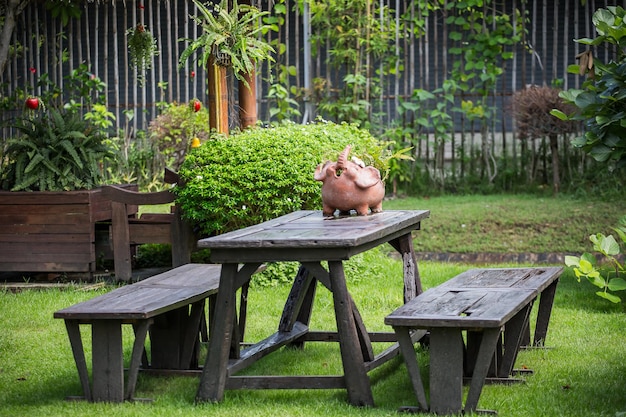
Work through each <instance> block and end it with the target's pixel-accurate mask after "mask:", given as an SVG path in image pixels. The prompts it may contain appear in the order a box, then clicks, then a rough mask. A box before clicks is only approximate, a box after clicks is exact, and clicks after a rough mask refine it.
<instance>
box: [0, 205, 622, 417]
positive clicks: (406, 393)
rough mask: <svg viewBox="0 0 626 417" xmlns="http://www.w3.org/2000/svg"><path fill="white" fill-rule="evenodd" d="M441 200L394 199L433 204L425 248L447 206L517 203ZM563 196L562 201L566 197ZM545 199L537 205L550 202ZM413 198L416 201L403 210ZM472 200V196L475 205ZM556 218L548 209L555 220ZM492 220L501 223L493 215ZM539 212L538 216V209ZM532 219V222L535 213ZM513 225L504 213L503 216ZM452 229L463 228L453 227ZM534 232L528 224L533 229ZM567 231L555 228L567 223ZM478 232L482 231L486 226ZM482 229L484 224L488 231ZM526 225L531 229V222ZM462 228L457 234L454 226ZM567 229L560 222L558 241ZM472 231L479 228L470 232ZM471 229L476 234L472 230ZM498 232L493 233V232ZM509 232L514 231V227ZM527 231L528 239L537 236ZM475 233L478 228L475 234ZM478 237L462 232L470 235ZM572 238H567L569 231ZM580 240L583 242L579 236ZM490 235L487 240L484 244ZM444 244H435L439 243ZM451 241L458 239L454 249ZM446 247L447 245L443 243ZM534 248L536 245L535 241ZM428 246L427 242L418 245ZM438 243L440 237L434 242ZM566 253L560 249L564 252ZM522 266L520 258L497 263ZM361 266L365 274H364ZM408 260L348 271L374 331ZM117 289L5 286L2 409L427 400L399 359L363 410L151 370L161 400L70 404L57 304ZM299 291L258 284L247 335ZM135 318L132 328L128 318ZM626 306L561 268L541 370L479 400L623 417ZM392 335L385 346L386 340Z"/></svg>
mask: <svg viewBox="0 0 626 417" xmlns="http://www.w3.org/2000/svg"><path fill="white" fill-rule="evenodd" d="M525 199H526V198H525V197H524V198H522V199H521V200H519V201H516V202H515V203H514V204H513V206H512V207H514V208H515V207H518V206H524V204H525V203H524V202H523V201H522V200H525ZM434 200H436V199H432V200H421V199H412V201H411V200H399V201H394V202H389V204H387V205H386V206H385V208H387V209H391V208H415V209H430V210H431V211H432V216H431V219H428V220H426V221H424V223H423V229H422V230H421V231H420V232H418V233H417V234H416V247H417V245H421V244H420V243H418V242H419V241H420V239H422V242H424V241H437V240H438V239H433V236H432V235H433V234H437V233H434V230H435V227H439V226H437V225H438V224H439V222H440V221H441V218H442V216H444V214H440V213H441V211H444V210H447V211H448V212H450V213H448V212H446V214H445V216H448V217H447V220H446V221H444V223H446V222H448V223H452V222H454V221H456V223H457V226H458V227H459V228H460V227H461V226H460V224H461V222H464V224H466V227H468V226H467V223H468V222H469V221H470V220H466V218H467V217H466V216H465V215H466V214H468V213H475V214H478V213H481V212H482V211H488V210H489V208H490V207H493V206H497V207H504V206H507V207H509V206H508V203H505V202H504V200H508V199H503V198H502V197H501V198H500V199H498V198H495V197H484V198H482V197H481V198H478V197H475V198H474V201H475V202H477V204H479V205H482V207H483V209H482V210H480V209H476V208H469V207H465V208H462V206H463V204H466V203H463V201H466V200H465V198H463V199H462V200H454V199H449V200H445V201H447V203H446V204H439V203H438V202H437V203H436V204H434V203H435V201H434ZM557 201H559V200H557ZM540 203H541V202H537V204H540ZM404 204H406V205H407V207H403V205H404ZM467 204H469V203H467ZM546 204H547V206H546V207H545V208H544V207H543V206H541V207H542V208H541V209H537V208H535V210H532V209H522V208H520V210H527V213H528V214H527V215H528V216H535V215H536V216H535V217H534V218H536V219H540V220H541V221H540V222H536V223H539V226H537V227H529V228H530V229H533V230H539V231H540V233H539V234H543V233H547V232H546V230H552V229H551V228H550V227H549V225H550V224H552V223H553V222H555V223H557V224H561V225H563V226H564V227H563V228H564V229H567V228H568V227H569V226H568V224H569V223H570V222H573V223H574V224H576V225H578V224H579V223H581V222H582V220H581V219H579V218H578V217H577V216H581V218H582V217H584V216H586V215H584V213H586V212H587V211H590V212H593V213H596V215H597V214H598V213H600V212H602V213H605V214H603V216H605V217H607V216H608V217H611V216H615V215H616V213H617V212H618V211H619V210H613V211H611V210H608V211H602V210H603V209H600V208H598V207H596V206H595V205H591V206H589V205H586V206H585V207H584V208H581V209H580V212H578V214H576V215H573V214H572V213H571V211H572V210H573V209H574V208H575V206H576V205H575V204H574V205H570V202H569V200H567V201H565V202H562V205H559V206H558V207H565V208H564V210H567V211H560V213H562V214H561V215H560V220H559V219H557V217H559V216H558V215H555V214H554V212H555V211H556V210H555V207H554V206H552V203H546ZM514 208H506V209H505V208H502V209H501V210H502V213H503V214H502V215H501V216H498V217H500V218H501V219H504V218H508V217H510V213H509V211H514ZM544 216H548V217H549V218H548V217H544ZM484 217H485V219H484V220H483V222H484V224H488V223H489V222H490V221H495V220H494V216H490V215H488V214H486V215H485V216H484ZM531 218H533V217H531ZM585 218H587V222H588V223H589V224H588V225H586V226H585V227H584V228H583V227H581V226H572V227H573V228H574V230H579V229H580V230H581V231H579V232H578V233H580V234H582V233H583V232H582V230H583V229H586V228H587V227H588V228H591V229H592V230H591V231H589V232H584V233H591V232H594V231H595V230H594V229H593V228H595V227H605V226H606V225H611V224H613V223H614V222H613V220H612V219H609V218H604V217H603V218H602V219H601V221H600V222H598V223H596V220H597V219H596V218H595V217H594V216H588V217H585ZM531 223H532V222H531ZM506 224H508V220H507V221H506V222H504V221H503V225H506ZM451 227H452V226H451ZM522 229H526V228H522ZM556 229H558V228H554V230H556ZM477 230H479V229H477ZM481 233H482V232H481ZM519 233H522V232H521V231H520V232H519ZM454 234H456V232H455V233H452V235H454ZM566 234H567V233H566V232H561V231H559V232H557V231H551V232H550V235H551V236H552V237H553V238H554V239H560V238H561V237H562V236H564V235H566ZM470 235H472V234H470ZM468 236H469V235H468ZM489 236H490V238H488V237H489ZM507 236H508V235H507ZM499 237H500V235H499V234H498V233H497V232H494V231H491V232H490V234H487V235H483V239H477V240H475V241H474V244H473V246H472V247H473V250H474V251H488V249H484V247H485V248H486V247H490V248H497V247H502V246H500V245H502V244H498V245H496V243H495V242H490V241H491V240H498V239H499ZM526 238H527V236H526V235H524V237H523V238H522V239H526ZM467 239H470V237H467ZM467 239H459V241H465V240H467ZM564 239H565V238H564ZM580 240H581V242H580V243H579V244H580V246H571V247H570V246H569V243H568V244H567V246H564V247H563V248H564V249H562V250H565V248H567V250H574V251H576V250H580V249H581V248H586V249H589V247H588V246H587V245H586V243H585V242H584V241H585V239H583V238H582V237H581V238H580ZM576 242H578V240H576ZM483 244H484V247H483ZM433 245H434V244H433ZM452 246H453V245H452V244H450V245H449V246H448V247H450V248H452ZM442 247H443V246H442ZM525 247H526V248H527V249H525V250H529V249H528V248H532V246H528V245H526V246H525ZM534 247H535V248H537V250H538V251H548V250H550V251H551V249H552V248H553V247H554V248H557V247H561V246H560V243H556V242H555V243H554V244H548V245H547V246H541V245H540V244H537V245H535V246H534ZM418 250H420V249H418ZM432 250H435V249H434V246H433V249H432ZM555 251H556V249H555ZM492 266H520V265H517V264H515V265H513V264H508V265H492ZM419 267H420V272H421V275H422V281H423V284H424V287H425V288H429V287H432V286H435V285H438V284H439V283H441V282H443V281H445V280H447V279H449V278H451V277H453V276H454V275H456V274H458V273H460V272H462V271H464V270H467V269H470V268H472V267H474V266H473V265H468V264H457V263H437V262H430V261H422V262H420V263H419ZM357 271H358V273H357ZM401 271H402V266H401V264H400V262H399V261H397V260H396V259H393V258H391V257H389V256H388V253H387V251H386V250H372V251H369V252H367V253H365V254H362V255H359V256H357V257H355V258H353V259H352V260H350V261H349V263H348V265H347V267H346V274H347V279H348V285H349V288H350V290H351V292H352V294H353V297H354V299H355V302H356V303H357V305H358V307H359V308H360V311H361V313H362V315H363V319H364V321H365V323H366V324H367V325H368V327H369V328H370V329H371V330H390V329H388V328H387V327H386V326H385V325H384V323H383V319H384V317H385V315H387V314H389V313H390V312H391V311H392V310H393V309H395V308H396V307H397V306H399V305H400V303H401V297H402V294H401V291H400V285H401V278H400V277H401V273H402V272H401ZM110 289H111V287H107V288H103V289H98V290H93V291H82V290H81V289H80V288H78V287H76V288H73V289H67V290H46V291H25V292H22V293H17V294H13V293H9V292H0V314H1V315H2V320H1V321H0V416H46V417H52V416H64V417H68V416H85V415H98V416H100V415H102V416H113V415H115V416H168V417H169V416H176V415H184V416H212V415H215V416H220V417H221V416H233V417H241V416H275V415H280V416H337V417H339V416H357V415H358V416H396V415H397V414H398V413H397V409H398V407H400V406H403V405H416V401H415V399H414V398H413V395H412V390H411V387H410V384H409V381H408V376H407V373H406V370H405V369H404V366H403V364H402V361H401V359H400V358H396V359H394V360H392V361H391V362H389V363H387V364H385V365H384V366H382V367H380V368H378V369H376V370H375V371H373V372H371V373H370V377H371V380H372V388H373V395H374V400H375V402H376V407H373V408H366V409H363V408H357V407H352V406H350V405H348V404H347V402H346V394H345V392H343V391H341V390H302V391H291V390H289V391H280V390H271V391H261V390H259V391H245V390H244V391H227V392H226V394H225V399H224V401H223V402H221V403H219V404H195V403H194V398H195V394H196V390H197V387H198V382H199V379H198V378H197V377H157V376H152V375H148V374H140V376H139V380H138V384H137V392H136V397H139V398H142V397H143V398H152V399H153V402H151V403H124V404H99V403H93V404H92V403H86V402H76V401H67V400H65V398H66V397H67V396H76V395H80V394H81V387H80V383H79V380H78V375H77V372H76V367H75V364H74V360H73V357H72V354H71V349H70V345H69V341H68V339H67V334H66V332H65V327H64V325H63V322H62V321H61V320H55V319H53V318H52V315H53V313H54V311H56V310H59V309H61V308H64V307H67V306H69V305H71V304H74V303H76V302H79V301H83V300H87V299H89V298H92V297H94V296H96V295H98V294H101V293H102V292H104V291H109V290H110ZM288 291H289V288H288V286H286V285H279V286H276V287H259V286H255V287H254V288H252V289H251V292H250V298H249V316H248V328H247V330H246V341H257V340H259V339H261V338H263V337H265V336H267V335H268V334H270V333H272V332H273V331H274V330H275V329H276V326H277V320H278V317H279V315H280V312H281V309H282V303H283V302H284V299H285V297H286V295H287V293H288ZM333 323H334V319H333V314H332V302H331V297H330V295H329V293H328V292H327V291H326V290H325V289H323V288H321V287H320V290H319V291H318V298H317V299H316V304H315V306H314V310H313V319H312V325H311V327H312V328H314V329H320V330H322V329H323V330H329V329H332V324H333ZM127 327H129V326H127ZM625 327H626V315H625V314H624V307H623V306H622V305H621V304H617V305H616V304H611V303H609V302H607V301H605V300H603V299H600V298H599V297H597V296H596V295H594V289H593V287H592V286H591V285H590V284H589V283H586V282H583V283H580V284H579V283H577V282H576V280H575V278H574V277H573V274H572V273H571V272H570V271H566V273H565V274H564V275H563V276H562V278H561V282H560V284H559V288H558V290H557V294H556V300H555V306H554V310H553V313H552V319H551V323H550V328H549V331H548V337H547V340H546V345H547V348H546V349H532V350H524V351H522V352H521V353H520V355H519V357H518V360H517V363H516V367H517V368H522V367H524V368H530V369H532V370H533V371H534V374H533V375H529V376H525V377H524V379H525V383H523V384H515V385H489V386H485V388H484V389H483V393H482V395H481V398H480V401H479V408H482V409H495V410H497V411H498V415H499V416H502V417H509V416H510V417H518V416H519V417H527V416H580V417H583V416H584V417H589V416H616V415H617V413H620V412H626V385H625V384H624V382H623V381H624V379H625V378H626V365H625V364H624V360H623V358H624V353H625V350H626V335H625V334H624V328H625ZM125 332H126V333H125V353H126V358H127V360H128V359H129V356H130V351H131V348H132V345H131V343H132V335H131V333H132V329H131V328H130V327H129V328H128V329H125ZM83 338H84V341H85V346H86V348H87V350H88V352H87V354H88V363H89V358H90V352H89V350H90V333H89V331H88V328H85V329H83ZM384 347H385V345H384V344H381V345H380V346H378V344H377V345H376V348H377V349H383V348H384ZM418 352H419V358H420V363H421V366H422V371H423V376H424V378H425V379H426V381H427V372H428V366H427V359H428V352H427V351H423V350H422V349H421V348H418ZM340 368H341V363H340V356H339V350H338V346H337V345H336V344H332V343H309V344H307V345H306V346H305V349H304V350H303V351H294V350H287V349H283V350H281V351H279V352H277V353H276V354H273V355H270V356H269V357H267V358H264V359H263V360H262V361H260V362H259V363H257V364H255V365H254V366H253V367H252V368H250V369H248V370H246V372H249V373H252V374H254V373H257V374H264V373H275V374H289V373H292V372H298V373H305V374H334V373H338V372H340Z"/></svg>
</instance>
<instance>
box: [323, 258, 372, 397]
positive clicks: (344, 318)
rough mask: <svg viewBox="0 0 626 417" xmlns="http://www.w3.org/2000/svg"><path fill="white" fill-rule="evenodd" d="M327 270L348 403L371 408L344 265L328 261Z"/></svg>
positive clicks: (367, 381)
mask: <svg viewBox="0 0 626 417" xmlns="http://www.w3.org/2000/svg"><path fill="white" fill-rule="evenodd" d="M328 269H329V273H330V281H331V287H332V293H333V302H334V307H335V318H336V320H337V332H338V333H339V347H340V349H341V359H342V362H343V370H344V379H345V382H346V388H347V390H348V399H349V401H350V403H351V404H353V405H357V406H373V405H374V398H373V396H372V389H371V386H370V381H369V378H368V376H367V372H366V370H365V363H364V360H363V354H362V353H361V346H360V343H359V337H358V335H357V329H356V325H355V321H354V315H353V310H352V302H351V301H350V295H349V293H348V288H347V285H346V277H345V274H344V270H343V263H342V262H341V261H329V262H328Z"/></svg>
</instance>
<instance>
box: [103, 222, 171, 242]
mask: <svg viewBox="0 0 626 417" xmlns="http://www.w3.org/2000/svg"><path fill="white" fill-rule="evenodd" d="M128 230H129V236H130V243H131V244H132V245H138V244H143V243H172V240H171V223H151V222H142V223H129V225H128ZM114 236H115V235H114Z"/></svg>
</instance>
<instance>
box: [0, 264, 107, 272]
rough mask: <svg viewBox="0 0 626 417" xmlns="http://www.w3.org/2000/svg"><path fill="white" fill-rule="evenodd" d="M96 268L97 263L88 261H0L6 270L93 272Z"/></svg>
mask: <svg viewBox="0 0 626 417" xmlns="http://www.w3.org/2000/svg"><path fill="white" fill-rule="evenodd" d="M94 270H95V264H92V263H87V262H82V263H71V262H64V263H57V262H35V263H33V262H0V271H5V272H24V271H28V272H67V271H74V272H92V271H94Z"/></svg>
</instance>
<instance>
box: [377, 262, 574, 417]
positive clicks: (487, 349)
mask: <svg viewBox="0 0 626 417" xmlns="http://www.w3.org/2000/svg"><path fill="white" fill-rule="evenodd" d="M561 272H562V268H560V267H549V268H507V269H473V270H470V271H467V272H465V273H463V274H460V275H458V276H457V277H455V278H452V279H451V280H449V281H447V282H445V283H444V284H442V285H440V286H438V287H435V288H432V289H430V290H428V291H426V292H424V293H422V294H420V295H418V296H417V297H416V298H414V299H413V300H411V301H409V302H408V303H407V304H405V305H403V306H402V307H400V308H398V309H397V310H395V311H394V312H393V313H391V314H390V315H388V316H387V317H386V318H385V323H386V324H388V325H390V326H392V327H393V328H394V331H395V333H396V336H397V338H398V343H399V344H400V351H401V353H402V356H403V357H404V361H405V364H406V367H407V370H408V372H409V376H410V378H411V383H412V385H413V391H414V393H415V396H416V398H417V402H418V405H419V410H421V411H425V412H432V413H436V414H458V413H460V412H461V411H464V412H466V413H467V412H473V411H476V407H477V405H478V399H479V397H480V393H481V391H482V388H483V385H484V383H485V381H486V379H487V377H488V376H489V375H493V376H495V377H497V378H506V377H507V376H509V375H510V373H511V371H512V369H513V364H514V362H515V359H516V357H517V353H518V352H519V349H520V346H522V344H523V343H524V341H525V339H527V336H526V334H527V333H528V332H529V317H530V311H531V308H532V306H533V302H534V301H535V300H536V299H537V297H538V296H540V299H542V301H540V308H539V311H538V313H537V324H536V326H535V329H536V332H535V343H536V344H543V342H544V340H545V336H546V332H547V323H548V320H549V316H550V310H551V307H552V304H553V300H554V292H555V289H556V285H557V282H558V278H559V276H560V274H561ZM548 307H549V308H548ZM414 329H426V330H428V331H429V332H430V337H429V342H430V349H429V350H430V377H429V394H430V406H428V402H427V400H426V394H425V390H424V385H423V383H422V380H421V376H420V369H419V365H418V363H417V358H416V355H415V351H414V349H413V340H412V338H411V333H412V332H413V330H414ZM463 331H466V332H467V335H466V338H465V339H464V338H463V334H462V332H463ZM503 338H504V341H502V339H503ZM464 376H465V377H471V380H470V387H469V391H468V394H467V398H466V401H465V407H464V408H463V406H462V396H463V380H464Z"/></svg>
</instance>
